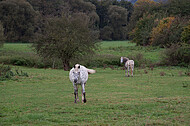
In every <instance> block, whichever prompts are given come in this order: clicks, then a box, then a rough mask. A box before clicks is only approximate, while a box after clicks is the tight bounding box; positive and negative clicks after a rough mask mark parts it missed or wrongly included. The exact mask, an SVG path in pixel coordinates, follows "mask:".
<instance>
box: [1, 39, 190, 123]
mask: <svg viewBox="0 0 190 126" xmlns="http://www.w3.org/2000/svg"><path fill="white" fill-rule="evenodd" d="M119 43H120V44H119ZM119 43H117V44H116V43H115V42H109V43H108V42H103V43H102V45H101V46H102V51H104V53H107V54H109V51H110V50H115V51H113V52H112V53H111V54H114V55H117V53H118V51H117V49H121V50H120V52H119V53H120V54H121V53H124V54H125V55H126V54H128V52H131V50H133V49H134V51H135V52H138V49H140V47H134V45H133V43H127V42H119ZM125 43H127V45H126V46H125ZM21 45H22V44H21ZM129 45H131V47H130V48H129ZM6 46H9V45H6ZM16 48H17V49H18V50H25V48H28V46H26V47H23V48H22V47H19V46H18V47H16ZM8 49H10V50H11V48H10V47H8ZM122 49H123V50H122ZM129 49H130V50H129ZM27 50H28V51H29V50H30V48H28V49H27ZM124 50H125V51H124ZM149 50H150V49H149V48H142V49H140V50H139V51H142V52H143V53H144V54H145V55H147V56H151V54H152V52H154V51H155V53H153V54H152V55H157V54H159V52H160V51H161V49H151V50H150V51H149ZM102 51H100V53H103V52H102ZM155 60H158V59H157V58H155ZM17 68H18V66H12V69H13V71H14V69H17ZM19 69H22V70H23V71H24V72H27V73H28V75H29V77H21V76H15V77H14V79H13V80H7V81H0V126H1V125H2V126H4V125H39V126H41V125H44V126H46V125H56V126H57V125H118V126H120V125H126V126H133V125H137V126H139V125H182V126H189V125H190V85H189V83H190V76H187V75H186V74H185V73H186V72H187V71H188V72H189V70H188V69H187V68H181V67H155V68H154V69H153V70H150V69H149V68H143V69H142V68H135V72H134V77H125V76H124V75H125V72H124V70H122V69H121V68H119V67H118V68H115V69H114V70H112V69H110V68H106V69H103V68H93V69H95V70H96V71H97V73H95V74H91V75H89V80H88V82H87V84H86V98H87V103H85V104H83V103H81V102H79V103H77V104H74V94H73V92H74V89H73V86H72V83H71V82H70V81H69V75H68V74H69V72H68V71H63V70H62V69H36V68H27V67H19ZM145 71H147V73H145ZM161 75H163V76H161ZM80 89H81V88H80ZM80 89H79V96H80V97H79V98H80V100H81V91H80Z"/></svg>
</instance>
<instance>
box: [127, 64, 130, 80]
mask: <svg viewBox="0 0 190 126" xmlns="http://www.w3.org/2000/svg"><path fill="white" fill-rule="evenodd" d="M127 69H128V77H130V75H129V73H130V72H129V69H130V66H129V65H128V66H127Z"/></svg>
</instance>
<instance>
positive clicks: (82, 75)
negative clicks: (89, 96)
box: [69, 64, 96, 103]
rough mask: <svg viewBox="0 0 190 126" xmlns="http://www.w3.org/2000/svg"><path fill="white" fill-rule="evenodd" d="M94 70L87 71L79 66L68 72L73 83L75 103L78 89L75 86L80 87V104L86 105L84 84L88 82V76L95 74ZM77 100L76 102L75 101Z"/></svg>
mask: <svg viewBox="0 0 190 126" xmlns="http://www.w3.org/2000/svg"><path fill="white" fill-rule="evenodd" d="M95 72H96V71H95V70H92V69H88V68H86V67H84V66H82V65H80V64H76V65H74V67H73V68H72V69H71V70H70V72H69V79H70V81H71V82H72V83H73V87H74V95H75V103H77V101H79V98H78V87H77V85H79V84H80V85H81V87H82V89H81V92H82V102H84V103H86V97H85V84H86V82H87V80H88V74H93V73H95ZM76 99H77V100H76Z"/></svg>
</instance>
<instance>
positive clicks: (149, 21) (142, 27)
mask: <svg viewBox="0 0 190 126" xmlns="http://www.w3.org/2000/svg"><path fill="white" fill-rule="evenodd" d="M154 20H155V16H152V15H148V16H144V17H143V18H141V19H140V20H139V21H138V23H137V25H136V27H135V29H134V30H133V31H132V32H131V33H130V36H131V38H133V40H132V41H133V42H135V43H136V44H137V45H141V46H147V45H150V35H151V31H152V28H153V26H154V25H155V23H154Z"/></svg>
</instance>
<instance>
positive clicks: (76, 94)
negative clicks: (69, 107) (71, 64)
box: [73, 83, 78, 103]
mask: <svg viewBox="0 0 190 126" xmlns="http://www.w3.org/2000/svg"><path fill="white" fill-rule="evenodd" d="M73 87H74V95H75V103H77V100H76V99H77V97H78V88H77V85H76V84H75V83H73Z"/></svg>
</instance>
